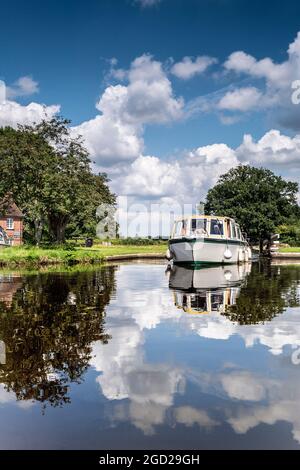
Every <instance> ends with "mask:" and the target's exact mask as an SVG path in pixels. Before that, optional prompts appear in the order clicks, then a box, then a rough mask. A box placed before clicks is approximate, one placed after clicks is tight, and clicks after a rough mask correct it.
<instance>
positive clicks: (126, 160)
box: [0, 0, 300, 234]
mask: <svg viewBox="0 0 300 470" xmlns="http://www.w3.org/2000/svg"><path fill="white" fill-rule="evenodd" d="M0 12H1V20H2V21H1V28H0V81H1V82H0V126H5V125H10V126H13V127H16V126H17V124H18V123H21V124H22V123H31V122H38V121H40V120H41V119H43V118H45V117H46V118H51V116H53V115H55V114H56V113H57V114H60V115H63V116H64V117H66V118H69V119H71V121H72V124H71V131H72V134H73V135H81V136H82V138H83V140H84V144H85V145H86V147H87V149H88V150H89V152H90V155H91V160H92V162H93V170H94V171H95V172H98V171H104V172H106V173H107V174H108V175H109V177H110V179H111V182H110V185H111V188H112V190H113V191H114V192H116V193H117V194H118V196H120V198H119V201H121V202H120V207H121V206H122V204H123V205H124V204H125V202H126V204H127V207H128V205H129V206H130V211H131V212H132V213H134V212H135V208H134V207H133V204H136V205H139V206H140V207H142V206H141V205H143V207H144V208H145V207H149V206H150V205H151V204H152V205H155V207H156V209H153V212H155V211H156V212H159V211H161V212H166V211H167V212H168V211H169V212H170V210H169V209H159V210H158V209H157V207H161V206H163V207H166V206H172V205H173V206H176V208H177V207H179V206H182V205H184V204H188V205H189V204H193V205H194V204H195V203H197V202H199V201H200V200H202V199H203V198H205V195H206V193H207V190H208V189H209V188H210V187H212V186H213V185H214V184H215V183H216V181H217V179H218V177H219V176H220V175H221V174H223V173H225V172H226V171H228V170H229V169H230V168H232V167H235V166H237V165H238V164H239V163H249V164H251V165H255V166H264V167H267V168H270V169H272V170H273V171H274V172H275V173H276V174H279V175H282V176H284V177H286V178H289V179H291V180H294V181H298V180H299V175H300V91H299V90H300V21H299V18H300V4H299V2H297V1H291V0H286V1H285V2H284V4H283V3H282V2H281V1H279V0H275V1H272V2H268V1H265V2H262V1H260V2H259V1H256V0H254V1H251V2H250V1H248V0H86V1H84V2H83V1H79V0H72V1H71V0H64V1H63V2H59V1H53V0H52V1H50V0H44V1H43V2H40V1H37V0H27V1H26V2H23V1H21V0H15V1H14V2H8V1H3V2H1V10H0ZM298 81H299V83H297V82H298ZM292 87H294V88H292ZM122 201H123V202H122ZM124 201H125V202H124ZM122 207H123V206H122ZM123 210H125V209H124V207H123ZM172 210H173V209H172ZM175 212H176V209H175ZM154 218H155V216H154ZM139 225H140V226H144V229H143V230H144V231H145V234H146V233H147V232H149V230H148V228H145V220H144V219H143V216H141V217H140V223H139ZM154 225H155V224H154ZM132 230H133V231H134V232H138V231H139V229H138V227H136V226H135V227H134V228H132ZM132 230H131V231H132ZM154 231H157V223H156V228H155V230H154Z"/></svg>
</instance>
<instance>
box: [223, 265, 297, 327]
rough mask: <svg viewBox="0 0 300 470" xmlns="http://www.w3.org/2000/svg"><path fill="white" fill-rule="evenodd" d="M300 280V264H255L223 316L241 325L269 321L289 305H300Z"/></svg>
mask: <svg viewBox="0 0 300 470" xmlns="http://www.w3.org/2000/svg"><path fill="white" fill-rule="evenodd" d="M299 281H300V266H279V265H278V266H276V265H275V266H274V265H273V266H272V265H270V264H264V263H257V264H254V265H253V267H252V271H251V273H250V275H249V276H248V277H247V280H246V282H245V284H244V285H243V287H242V288H241V291H240V294H239V296H238V298H237V300H236V303H235V305H230V306H229V307H227V309H226V312H225V313H224V315H225V316H227V317H228V318H229V319H230V320H231V321H234V322H238V323H239V324H241V325H251V324H256V323H260V322H265V321H270V320H272V319H273V318H274V317H275V316H276V315H279V314H281V313H283V312H284V310H285V309H286V308H287V307H297V306H299V305H300V298H299V293H298V289H297V285H298V283H299Z"/></svg>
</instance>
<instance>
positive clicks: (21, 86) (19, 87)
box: [6, 76, 39, 99]
mask: <svg viewBox="0 0 300 470" xmlns="http://www.w3.org/2000/svg"><path fill="white" fill-rule="evenodd" d="M38 92H39V84H38V82H36V81H35V80H33V79H32V77H29V76H25V77H20V78H19V79H18V80H17V81H16V82H15V83H14V84H13V85H12V86H9V87H7V88H6V93H7V98H9V99H14V98H16V97H20V96H30V95H33V94H35V93H38Z"/></svg>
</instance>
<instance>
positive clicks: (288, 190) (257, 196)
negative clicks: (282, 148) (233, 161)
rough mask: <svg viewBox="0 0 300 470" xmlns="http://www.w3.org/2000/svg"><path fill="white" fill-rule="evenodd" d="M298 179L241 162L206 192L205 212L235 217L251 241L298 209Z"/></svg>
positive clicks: (265, 236)
mask: <svg viewBox="0 0 300 470" xmlns="http://www.w3.org/2000/svg"><path fill="white" fill-rule="evenodd" d="M298 189H299V188H298V183H295V182H291V181H286V180H284V179H283V178H282V177H281V176H276V175H275V174H274V173H273V172H272V171H271V170H268V169H265V168H255V167H251V166H249V165H240V166H238V167H237V168H233V169H231V170H230V171H229V172H228V173H226V174H225V175H223V176H221V177H220V179H219V181H218V182H217V184H216V185H215V186H214V187H213V188H212V189H210V190H209V192H208V194H207V199H206V204H205V213H206V214H211V213H213V214H215V215H219V216H221V215H222V216H228V217H232V218H234V219H235V220H236V221H237V222H238V223H239V224H240V225H241V228H242V229H243V230H244V231H246V232H247V234H248V236H249V237H250V239H251V241H252V242H260V243H262V241H263V240H264V239H269V237H270V234H272V233H274V232H275V231H276V228H277V227H278V226H279V225H280V224H283V223H284V222H285V221H286V220H287V219H288V218H290V217H291V216H293V214H295V213H299V206H298V205H297V193H298Z"/></svg>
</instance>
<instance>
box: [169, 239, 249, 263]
mask: <svg viewBox="0 0 300 470" xmlns="http://www.w3.org/2000/svg"><path fill="white" fill-rule="evenodd" d="M169 251H170V255H171V258H172V259H173V261H174V262H175V263H201V264H238V263H244V262H248V261H250V259H251V250H250V248H249V246H248V244H247V243H245V242H242V241H233V240H229V241H226V240H222V239H220V240H213V239H191V240H188V239H173V240H170V242H169Z"/></svg>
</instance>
